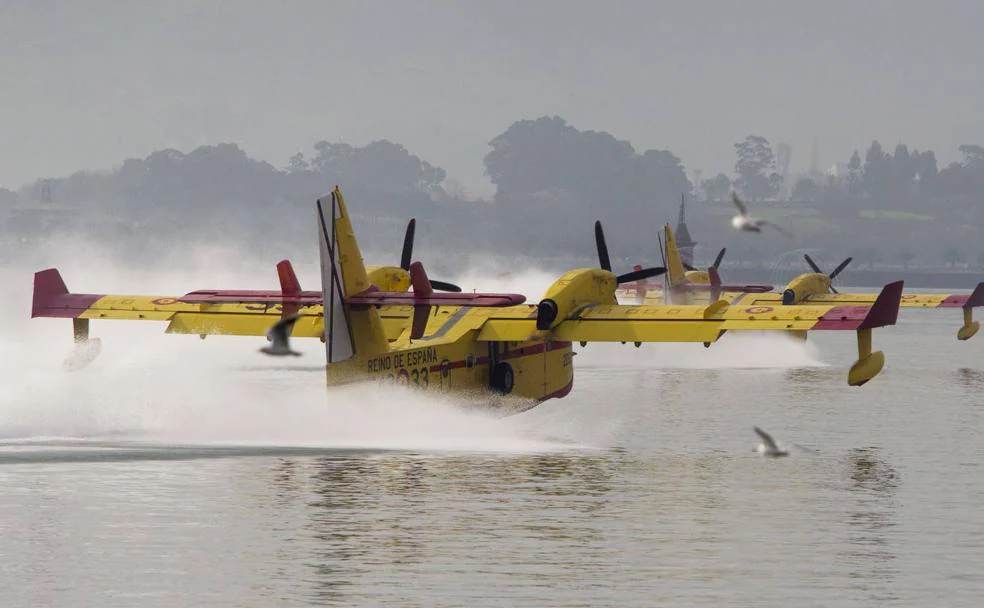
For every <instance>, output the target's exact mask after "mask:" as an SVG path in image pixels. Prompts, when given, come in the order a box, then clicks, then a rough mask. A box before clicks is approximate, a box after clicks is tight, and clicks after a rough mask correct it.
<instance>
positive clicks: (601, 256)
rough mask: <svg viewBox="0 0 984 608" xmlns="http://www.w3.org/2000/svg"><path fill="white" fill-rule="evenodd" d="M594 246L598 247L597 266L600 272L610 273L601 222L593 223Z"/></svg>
mask: <svg viewBox="0 0 984 608" xmlns="http://www.w3.org/2000/svg"><path fill="white" fill-rule="evenodd" d="M595 244H596V245H597V246H598V264H599V265H600V266H601V269H602V270H607V271H608V272H611V271H612V261H611V259H610V258H609V257H608V245H607V244H606V243H605V231H604V230H602V229H601V222H595Z"/></svg>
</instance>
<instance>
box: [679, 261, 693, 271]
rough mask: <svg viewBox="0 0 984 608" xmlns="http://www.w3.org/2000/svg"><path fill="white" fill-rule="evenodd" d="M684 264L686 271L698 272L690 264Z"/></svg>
mask: <svg viewBox="0 0 984 608" xmlns="http://www.w3.org/2000/svg"><path fill="white" fill-rule="evenodd" d="M682 263H683V268H684V270H697V269H696V268H694V267H693V266H691V265H690V264H688V263H686V262H682Z"/></svg>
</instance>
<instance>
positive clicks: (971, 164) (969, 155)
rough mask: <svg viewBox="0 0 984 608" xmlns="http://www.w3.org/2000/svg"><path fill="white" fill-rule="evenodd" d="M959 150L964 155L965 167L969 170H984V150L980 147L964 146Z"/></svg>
mask: <svg viewBox="0 0 984 608" xmlns="http://www.w3.org/2000/svg"><path fill="white" fill-rule="evenodd" d="M957 149H958V150H960V153H961V154H963V157H964V158H963V165H964V166H965V167H967V168H968V169H984V148H982V147H980V146H978V145H973V144H964V145H962V146H960V147H958V148H957Z"/></svg>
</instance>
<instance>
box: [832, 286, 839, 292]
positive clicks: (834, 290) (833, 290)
mask: <svg viewBox="0 0 984 608" xmlns="http://www.w3.org/2000/svg"><path fill="white" fill-rule="evenodd" d="M830 291H831V293H840V292H839V291H837V290H836V289H834V286H833V285H831V286H830Z"/></svg>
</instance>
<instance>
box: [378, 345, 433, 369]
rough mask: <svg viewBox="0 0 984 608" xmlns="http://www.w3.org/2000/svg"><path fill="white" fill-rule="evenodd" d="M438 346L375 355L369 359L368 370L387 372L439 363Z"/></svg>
mask: <svg viewBox="0 0 984 608" xmlns="http://www.w3.org/2000/svg"><path fill="white" fill-rule="evenodd" d="M437 362H438V360H437V349H436V348H433V347H431V348H421V349H418V350H408V351H405V352H402V353H393V354H389V355H383V356H381V357H373V358H372V359H369V361H368V369H367V370H366V371H368V372H369V373H370V374H373V375H375V374H385V373H387V372H392V371H394V370H399V369H405V368H409V367H421V366H425V365H430V364H432V363H437Z"/></svg>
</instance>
